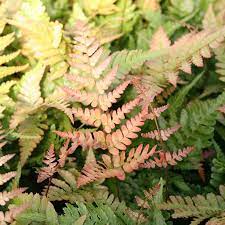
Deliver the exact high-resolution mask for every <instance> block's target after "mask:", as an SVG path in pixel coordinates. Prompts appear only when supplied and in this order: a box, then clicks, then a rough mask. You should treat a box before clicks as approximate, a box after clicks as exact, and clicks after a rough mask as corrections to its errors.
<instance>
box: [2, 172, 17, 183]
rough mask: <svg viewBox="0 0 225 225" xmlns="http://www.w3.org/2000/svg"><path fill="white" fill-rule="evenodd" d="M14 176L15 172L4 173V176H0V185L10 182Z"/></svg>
mask: <svg viewBox="0 0 225 225" xmlns="http://www.w3.org/2000/svg"><path fill="white" fill-rule="evenodd" d="M15 176H16V172H15V171H11V172H8V173H5V174H0V185H3V184H5V183H6V182H8V181H9V180H11V179H12V178H13V177H15Z"/></svg>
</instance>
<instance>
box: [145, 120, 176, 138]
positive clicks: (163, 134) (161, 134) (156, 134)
mask: <svg viewBox="0 0 225 225" xmlns="http://www.w3.org/2000/svg"><path fill="white" fill-rule="evenodd" d="M178 129H180V125H179V124H177V125H176V126H174V127H170V128H167V129H165V130H160V131H158V130H154V131H151V132H148V133H142V134H141V136H142V137H144V138H151V139H156V140H157V141H158V140H160V139H162V140H163V141H166V140H168V138H169V137H170V136H171V135H172V134H173V133H175V132H176V131H177V130H178Z"/></svg>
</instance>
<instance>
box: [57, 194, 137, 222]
mask: <svg viewBox="0 0 225 225" xmlns="http://www.w3.org/2000/svg"><path fill="white" fill-rule="evenodd" d="M129 211H130V213H131V212H133V211H131V210H129ZM133 213H134V212H133ZM129 215H130V214H129V213H128V208H127V207H126V205H125V203H124V202H120V201H119V200H118V199H117V198H115V197H114V196H113V195H112V194H111V195H109V194H107V193H106V194H105V196H104V197H103V199H102V200H96V201H95V202H94V203H86V204H85V203H79V202H77V203H76V206H73V205H69V204H67V206H66V208H64V215H63V216H60V219H59V220H60V222H61V223H60V224H63V225H73V224H74V223H75V224H93V223H94V224H109V225H114V224H121V225H122V224H124V225H125V224H129V225H135V221H134V220H132V219H131V218H130V216H129Z"/></svg>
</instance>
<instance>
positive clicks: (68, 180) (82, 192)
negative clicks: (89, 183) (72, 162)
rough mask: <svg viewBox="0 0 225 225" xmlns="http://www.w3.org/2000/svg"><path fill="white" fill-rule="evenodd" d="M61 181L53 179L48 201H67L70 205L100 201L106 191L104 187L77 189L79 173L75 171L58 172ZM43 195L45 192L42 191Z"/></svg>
mask: <svg viewBox="0 0 225 225" xmlns="http://www.w3.org/2000/svg"><path fill="white" fill-rule="evenodd" d="M58 174H59V175H60V177H61V179H57V178H53V179H52V180H51V183H52V185H51V186H50V187H49V191H48V199H49V200H50V201H67V202H70V203H71V204H73V203H76V202H77V201H78V202H86V201H87V202H93V201H94V200H96V199H101V198H102V196H103V195H104V193H105V192H106V191H107V190H106V188H105V187H104V186H101V185H95V186H93V187H85V188H83V189H78V187H77V182H76V179H77V177H78V175H79V172H78V171H77V170H75V169H71V170H59V171H58ZM43 193H45V191H43Z"/></svg>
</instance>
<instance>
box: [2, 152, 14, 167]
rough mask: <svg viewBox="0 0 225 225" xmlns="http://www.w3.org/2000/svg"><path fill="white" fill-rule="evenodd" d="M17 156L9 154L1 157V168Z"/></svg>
mask: <svg viewBox="0 0 225 225" xmlns="http://www.w3.org/2000/svg"><path fill="white" fill-rule="evenodd" d="M14 156H15V154H7V155H4V156H1V157H0V166H2V165H4V164H5V163H6V162H8V161H9V160H10V159H12V158H13V157H14Z"/></svg>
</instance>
